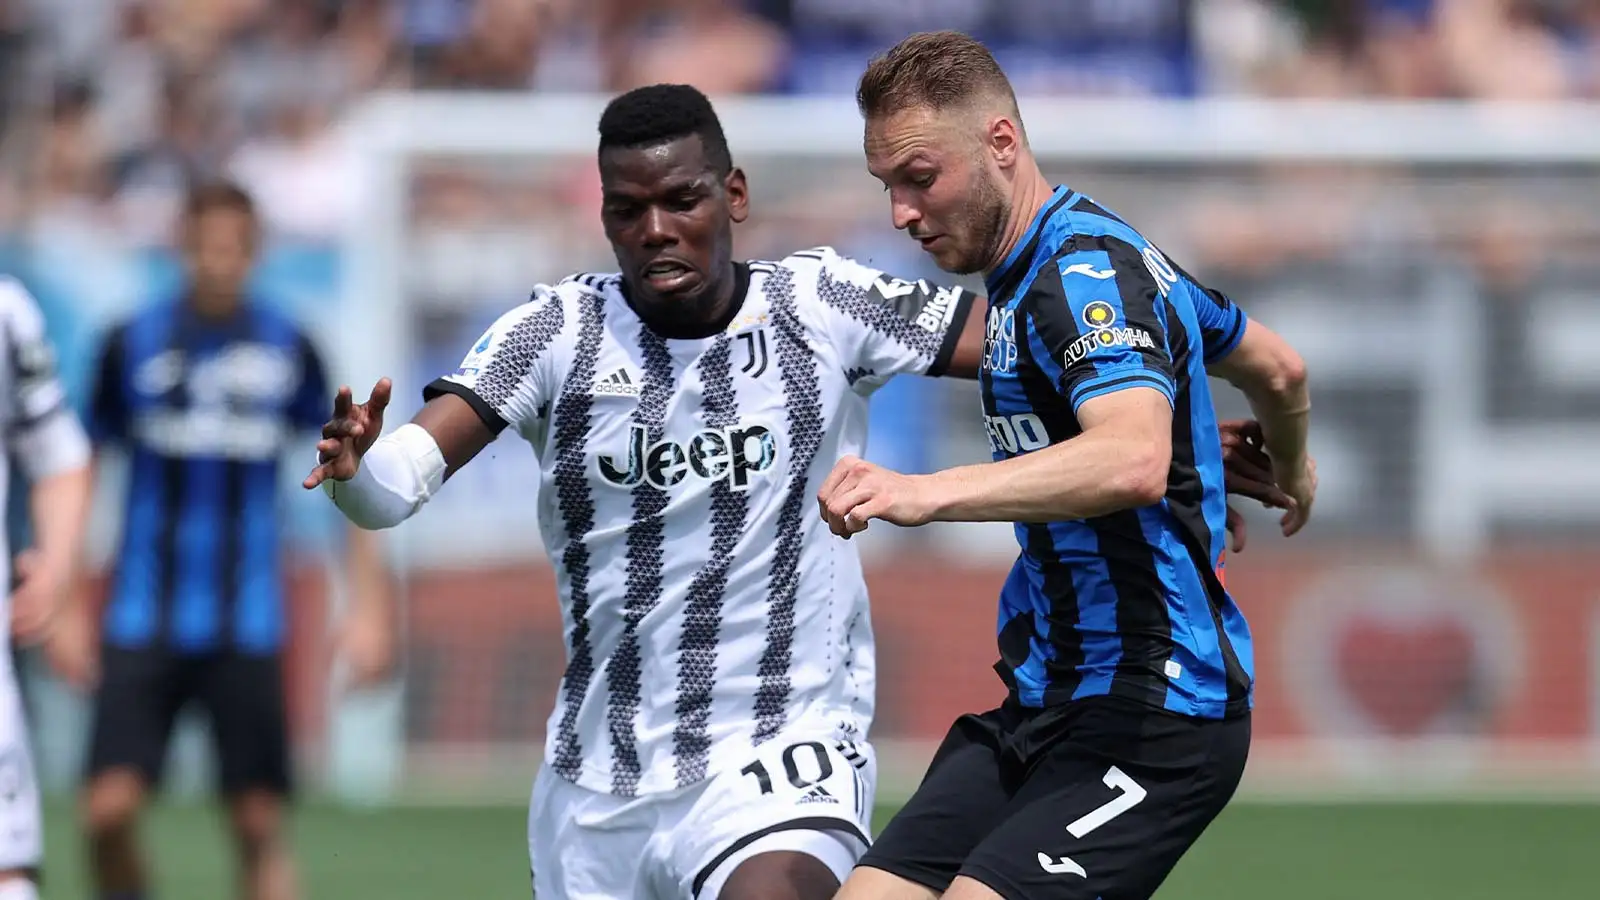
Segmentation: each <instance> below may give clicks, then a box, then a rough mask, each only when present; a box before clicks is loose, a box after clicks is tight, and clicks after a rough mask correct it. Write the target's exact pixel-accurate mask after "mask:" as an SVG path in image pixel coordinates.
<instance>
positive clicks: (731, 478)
mask: <svg viewBox="0 0 1600 900" xmlns="http://www.w3.org/2000/svg"><path fill="white" fill-rule="evenodd" d="M777 459H778V442H777V439H776V438H774V437H773V436H772V431H771V429H768V428H766V427H764V426H761V425H750V426H745V427H741V428H719V429H711V428H707V429H705V430H703V431H698V432H696V433H695V434H694V436H693V437H691V438H689V442H688V443H687V444H680V443H678V442H677V441H672V440H666V441H658V442H656V443H654V444H651V443H650V431H649V429H647V428H645V427H644V426H643V425H630V426H628V450H627V454H626V456H624V458H623V459H621V460H618V459H617V458H616V457H614V456H598V457H596V458H595V463H596V465H597V466H598V467H599V469H600V477H602V478H604V479H605V480H606V481H608V482H610V483H612V484H614V485H616V486H617V487H625V488H631V487H633V486H635V485H637V484H639V482H641V481H643V482H645V483H646V484H649V485H650V486H652V487H655V488H659V489H661V490H666V489H667V488H670V487H672V486H674V485H676V484H678V483H679V482H681V481H683V480H684V479H685V478H688V477H689V476H690V475H691V474H692V475H694V476H696V477H698V478H703V479H705V480H707V481H717V480H720V479H727V481H728V486H729V487H731V488H733V489H734V490H736V491H742V490H745V489H746V488H748V487H749V486H750V479H751V477H752V476H755V475H759V474H761V473H763V472H766V471H768V470H770V469H771V468H772V466H773V464H774V463H775V462H777Z"/></svg>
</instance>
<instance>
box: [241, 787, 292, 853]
mask: <svg viewBox="0 0 1600 900" xmlns="http://www.w3.org/2000/svg"><path fill="white" fill-rule="evenodd" d="M228 806H229V815H230V818H231V819H232V822H233V835H234V838H235V839H236V840H237V841H238V842H239V845H240V847H241V849H243V850H244V851H245V852H246V853H252V852H259V851H261V850H264V849H265V848H267V847H270V846H271V845H272V844H273V843H274V842H275V841H277V839H278V836H279V834H280V833H281V832H282V830H283V801H282V800H281V799H279V798H278V797H277V796H276V795H274V794H271V793H268V792H265V791H245V792H243V793H241V794H238V795H236V796H234V797H233V798H232V799H231V800H230V801H229V804H228Z"/></svg>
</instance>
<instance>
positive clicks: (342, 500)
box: [322, 424, 445, 531]
mask: <svg viewBox="0 0 1600 900" xmlns="http://www.w3.org/2000/svg"><path fill="white" fill-rule="evenodd" d="M444 475H445V461H444V456H443V454H442V453H441V452H440V450H439V445H438V443H437V442H436V441H435V440H434V439H433V436H432V435H430V434H429V433H428V432H427V431H426V430H424V429H423V428H422V427H421V426H418V425H415V424H407V425H404V426H402V427H401V428H399V429H398V430H396V431H395V432H393V433H392V434H386V435H384V436H383V437H381V438H379V439H378V441H377V442H376V443H374V444H373V445H372V448H371V449H370V450H368V451H367V453H366V455H365V456H363V457H362V458H361V465H360V467H359V468H358V469H357V470H356V474H355V477H353V478H351V479H349V480H348V481H336V480H334V479H331V478H330V479H328V480H327V481H324V482H323V483H322V486H323V489H324V490H325V491H326V492H327V494H328V496H329V498H331V499H332V500H333V505H334V506H336V507H338V508H339V511H340V512H342V513H344V516H345V518H346V519H349V520H350V522H351V523H352V524H354V525H356V526H358V527H360V528H365V529H367V530H369V531H377V530H381V529H384V528H393V527H394V526H396V525H399V524H400V523H401V522H404V521H405V520H407V519H409V518H411V517H412V516H413V515H416V513H417V511H418V510H420V509H422V507H423V506H424V505H426V504H427V502H428V500H429V498H431V497H432V496H433V494H434V493H435V492H436V491H438V489H439V487H440V486H441V485H443V484H444Z"/></svg>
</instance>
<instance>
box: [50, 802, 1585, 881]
mask: <svg viewBox="0 0 1600 900" xmlns="http://www.w3.org/2000/svg"><path fill="white" fill-rule="evenodd" d="M891 812H892V809H880V810H879V821H880V823H881V822H882V821H883V820H884V819H885V818H886V817H887V816H888V815H889V814H890V813H891ZM524 824H525V813H524V811H523V810H522V809H521V808H520V807H512V806H507V807H474V808H434V807H402V808H392V809H381V810H373V811H360V810H348V809H343V808H338V807H333V806H327V805H318V804H311V805H306V806H303V807H302V808H301V809H300V810H299V812H298V813H297V816H296V819H295V826H294V842H295V845H296V848H297V851H298V854H299V859H300V870H301V876H302V882H303V884H304V886H305V896H306V897H307V898H309V900H323V898H330V900H332V898H337V900H365V898H372V900H438V898H440V897H470V898H473V900H496V898H527V897H528V896H529V888H528V874H527V862H526V853H527V851H526V844H525V841H524V837H523V835H524V830H525V829H524ZM220 826H221V820H220V818H219V817H218V815H217V813H216V812H215V811H214V810H213V809H211V808H210V807H206V806H191V805H163V806H160V807H157V808H156V809H155V810H153V811H152V814H151V816H150V818H149V820H148V824H147V827H146V829H145V832H144V837H145V842H146V845H147V846H148V847H150V848H151V850H152V851H153V854H154V857H155V858H154V867H155V874H156V877H157V879H158V881H157V884H156V888H157V890H156V891H155V896H156V897H158V898H185V897H205V898H216V900H226V898H228V897H230V896H231V895H232V892H231V890H230V888H231V884H232V879H231V877H230V866H231V862H230V859H229V846H228V844H227V842H226V839H225V836H224V834H223V833H222V831H221V830H220ZM46 830H47V835H48V837H47V840H48V841H49V850H48V854H47V855H48V859H47V863H46V869H45V884H44V891H43V893H44V896H45V897H46V898H49V900H80V898H81V900H93V898H91V897H90V895H89V893H88V890H87V887H86V882H85V879H84V873H83V867H82V859H83V855H82V850H81V847H80V845H79V843H78V840H77V836H76V834H75V833H74V831H73V828H72V823H71V820H70V815H69V810H68V808H67V807H65V806H62V805H54V806H52V807H51V808H50V809H49V810H48V812H47V815H46ZM1597 837H1600V805H1514V804H1498V803H1497V804H1437V805H1430V804H1418V803H1409V804H1393V805H1363V804H1339V805H1326V806H1316V805H1259V804H1246V803H1238V804H1235V805H1234V806H1232V807H1230V808H1229V809H1228V810H1227V811H1226V812H1225V813H1224V814H1223V816H1222V817H1221V818H1220V819H1219V820H1218V821H1217V823H1216V824H1215V825H1214V826H1213V827H1212V829H1211V831H1210V832H1208V833H1207V835H1206V836H1205V838H1203V839H1202V840H1201V842H1200V843H1199V844H1198V845H1197V846H1196V847H1195V848H1194V849H1193V850H1192V851H1191V852H1190V853H1189V855H1188V856H1187V857H1186V858H1185V860H1184V861H1183V863H1181V864H1180V865H1179V867H1178V870H1177V871H1176V872H1175V873H1174V874H1173V876H1172V878H1171V879H1169V880H1168V882H1167V884H1166V886H1165V887H1164V888H1163V889H1162V891H1161V894H1160V895H1159V896H1160V897H1161V898H1162V900H1350V898H1357V897H1359V898H1361V900H1431V898H1448V900H1480V898H1481V900H1505V898H1508V897H1516V898H1539V900H1589V898H1594V897H1597V896H1600V881H1597V879H1596V876H1595V874H1594V872H1595V869H1594V866H1595V861H1596V847H1597V843H1596V841H1597Z"/></svg>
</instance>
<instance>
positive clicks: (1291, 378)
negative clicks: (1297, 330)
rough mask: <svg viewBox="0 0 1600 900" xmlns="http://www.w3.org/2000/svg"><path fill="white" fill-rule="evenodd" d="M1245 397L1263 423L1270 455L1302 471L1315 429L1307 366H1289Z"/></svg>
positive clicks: (1264, 443) (1252, 386)
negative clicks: (1299, 467)
mask: <svg viewBox="0 0 1600 900" xmlns="http://www.w3.org/2000/svg"><path fill="white" fill-rule="evenodd" d="M1244 394H1245V398H1246V399H1248V400H1249V402H1250V410H1251V412H1252V413H1254V414H1255V417H1256V420H1257V421H1258V422H1260V423H1261V439H1262V445H1263V446H1264V448H1265V449H1266V451H1267V455H1268V456H1269V457H1271V458H1272V459H1274V460H1278V461H1279V462H1281V463H1283V464H1284V465H1287V466H1289V467H1290V468H1294V467H1298V466H1299V465H1300V464H1301V463H1302V462H1303V461H1304V460H1305V456H1306V440H1307V434H1308V432H1309V431H1310V426H1311V388H1310V385H1309V384H1308V383H1307V380H1306V371H1305V365H1304V364H1303V363H1299V362H1298V360H1296V362H1295V364H1293V365H1285V366H1283V367H1282V369H1281V371H1279V372H1277V373H1274V377H1272V378H1270V379H1267V380H1265V381H1263V382H1262V383H1260V384H1258V385H1251V386H1250V387H1249V388H1248V389H1246V390H1245V392H1244Z"/></svg>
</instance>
